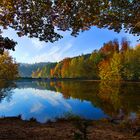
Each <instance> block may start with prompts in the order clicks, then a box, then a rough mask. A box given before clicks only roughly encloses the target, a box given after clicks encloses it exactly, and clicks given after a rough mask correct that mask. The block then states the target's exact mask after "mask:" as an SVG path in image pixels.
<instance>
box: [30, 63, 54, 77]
mask: <svg viewBox="0 0 140 140" xmlns="http://www.w3.org/2000/svg"><path fill="white" fill-rule="evenodd" d="M56 64H57V63H48V64H47V65H45V66H43V67H42V68H38V69H37V70H36V71H34V72H32V77H33V78H50V77H51V69H53V68H54V67H55V66H56Z"/></svg>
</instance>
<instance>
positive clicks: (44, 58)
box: [30, 43, 72, 63]
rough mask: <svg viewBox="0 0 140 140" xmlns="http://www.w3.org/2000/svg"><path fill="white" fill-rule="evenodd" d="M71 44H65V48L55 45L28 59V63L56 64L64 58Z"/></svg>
mask: <svg viewBox="0 0 140 140" xmlns="http://www.w3.org/2000/svg"><path fill="white" fill-rule="evenodd" d="M71 47H72V43H67V44H66V45H65V46H63V45H61V46H60V45H56V46H52V47H50V48H48V50H46V49H45V51H46V52H44V53H41V54H39V55H36V56H34V57H32V58H31V59H30V63H35V62H58V61H60V60H62V59H63V58H64V57H66V56H67V55H66V53H67V52H68V51H69V50H70V49H71Z"/></svg>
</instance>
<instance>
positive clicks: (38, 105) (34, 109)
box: [30, 102, 43, 113]
mask: <svg viewBox="0 0 140 140" xmlns="http://www.w3.org/2000/svg"><path fill="white" fill-rule="evenodd" d="M42 108H43V105H42V104H41V103H40V102H38V103H35V104H33V106H32V108H31V110H30V112H31V113H35V112H38V111H40V110H41V109H42Z"/></svg>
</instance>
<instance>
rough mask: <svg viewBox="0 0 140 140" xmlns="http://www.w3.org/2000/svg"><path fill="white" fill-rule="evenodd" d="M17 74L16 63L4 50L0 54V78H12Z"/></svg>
mask: <svg viewBox="0 0 140 140" xmlns="http://www.w3.org/2000/svg"><path fill="white" fill-rule="evenodd" d="M17 76H18V64H17V63H16V62H15V60H14V59H13V58H12V57H11V56H10V55H9V53H8V52H5V53H4V54H3V55H0V79H6V80H13V79H15V78H17Z"/></svg>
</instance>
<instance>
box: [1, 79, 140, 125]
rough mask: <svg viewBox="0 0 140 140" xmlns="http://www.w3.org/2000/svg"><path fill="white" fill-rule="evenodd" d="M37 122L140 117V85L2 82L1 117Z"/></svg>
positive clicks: (128, 83)
mask: <svg viewBox="0 0 140 140" xmlns="http://www.w3.org/2000/svg"><path fill="white" fill-rule="evenodd" d="M18 115H21V116H22V119H24V120H29V119H31V118H35V119H36V120H37V121H38V122H41V123H45V122H46V121H48V120H52V121H54V120H56V119H58V118H66V117H68V116H69V115H74V116H80V117H81V118H85V119H92V120H98V119H102V118H108V117H117V116H120V115H123V117H124V118H130V119H134V118H136V117H137V115H140V83H138V82H137V83H133V82H122V83H115V82H95V81H80V80H79V81H78V80H75V81H74V80H68V81H44V80H18V81H14V82H6V81H0V116H1V117H11V116H18Z"/></svg>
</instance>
